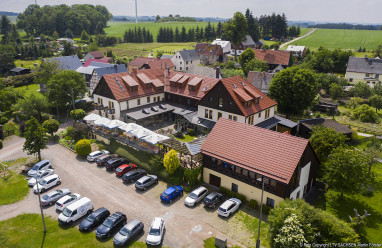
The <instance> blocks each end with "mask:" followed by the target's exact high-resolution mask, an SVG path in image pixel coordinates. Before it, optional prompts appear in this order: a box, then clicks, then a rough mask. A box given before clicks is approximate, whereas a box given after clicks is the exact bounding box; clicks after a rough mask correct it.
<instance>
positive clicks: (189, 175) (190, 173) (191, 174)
mask: <svg viewBox="0 0 382 248" xmlns="http://www.w3.org/2000/svg"><path fill="white" fill-rule="evenodd" d="M201 172H202V167H199V168H196V169H192V170H190V169H185V170H184V177H185V178H186V180H187V182H188V183H189V184H190V185H191V186H194V185H195V184H197V183H198V178H199V175H200V174H201Z"/></svg>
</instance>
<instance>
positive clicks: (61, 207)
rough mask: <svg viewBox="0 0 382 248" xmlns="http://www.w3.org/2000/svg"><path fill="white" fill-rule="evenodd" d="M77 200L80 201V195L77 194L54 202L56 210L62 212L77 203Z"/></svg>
mask: <svg viewBox="0 0 382 248" xmlns="http://www.w3.org/2000/svg"><path fill="white" fill-rule="evenodd" d="M79 199H81V195H80V194H77V193H74V194H69V195H66V196H64V197H62V198H61V199H59V200H58V201H57V202H56V209H57V210H59V211H62V210H64V208H66V207H67V206H69V205H70V204H72V203H74V202H76V201H78V200H79Z"/></svg>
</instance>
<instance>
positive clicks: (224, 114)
mask: <svg viewBox="0 0 382 248" xmlns="http://www.w3.org/2000/svg"><path fill="white" fill-rule="evenodd" d="M206 109H208V110H212V119H208V120H211V121H214V122H217V121H218V112H220V113H222V117H223V118H225V119H229V115H232V116H236V117H237V121H238V122H241V123H246V124H248V121H247V119H248V117H247V118H246V117H245V116H243V115H237V114H232V113H230V112H226V111H222V110H219V109H213V108H207V107H204V106H201V105H198V117H200V118H203V119H207V118H206V117H205V110H206ZM260 113H261V116H260V117H259V113H256V114H255V115H254V116H255V117H254V120H253V125H256V124H258V123H260V122H262V121H264V120H265V110H263V111H261V112H260ZM274 115H275V107H271V108H270V111H269V117H268V118H267V119H269V118H271V117H273V116H274Z"/></svg>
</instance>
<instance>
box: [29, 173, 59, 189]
mask: <svg viewBox="0 0 382 248" xmlns="http://www.w3.org/2000/svg"><path fill="white" fill-rule="evenodd" d="M53 174H54V170H53V169H46V170H42V171H39V172H37V173H36V174H35V175H34V176H33V177H32V178H31V179H29V180H28V186H29V187H33V186H35V184H36V183H37V181H40V180H41V179H43V178H45V177H47V176H50V175H53Z"/></svg>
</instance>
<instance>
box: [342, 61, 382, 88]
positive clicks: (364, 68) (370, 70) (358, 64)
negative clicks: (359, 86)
mask: <svg viewBox="0 0 382 248" xmlns="http://www.w3.org/2000/svg"><path fill="white" fill-rule="evenodd" d="M381 74H382V59H379V58H375V59H372V58H368V57H367V55H365V57H364V58H358V57H353V56H350V57H349V62H348V66H347V68H346V74H345V79H346V80H348V81H349V82H350V83H351V84H356V83H357V82H365V83H367V84H368V85H369V86H370V87H374V85H375V84H376V83H377V82H381V79H380V75H381Z"/></svg>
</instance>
